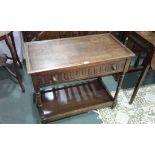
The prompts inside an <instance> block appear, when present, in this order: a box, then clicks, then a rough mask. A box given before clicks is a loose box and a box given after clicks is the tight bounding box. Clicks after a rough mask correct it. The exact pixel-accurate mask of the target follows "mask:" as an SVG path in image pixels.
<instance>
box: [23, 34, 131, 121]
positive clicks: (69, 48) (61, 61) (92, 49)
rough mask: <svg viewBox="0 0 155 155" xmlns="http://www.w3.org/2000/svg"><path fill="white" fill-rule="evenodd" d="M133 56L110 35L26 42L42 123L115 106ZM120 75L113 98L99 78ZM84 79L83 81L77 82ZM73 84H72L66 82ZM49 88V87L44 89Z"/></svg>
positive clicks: (29, 67)
mask: <svg viewBox="0 0 155 155" xmlns="http://www.w3.org/2000/svg"><path fill="white" fill-rule="evenodd" d="M133 55H134V54H133V53H132V52H131V51H130V50H129V49H127V48H126V47H125V46H124V45H123V44H121V43H120V42H119V41H117V40H116V39H115V38H114V37H113V36H112V35H111V34H100V35H89V36H83V37H74V38H65V39H54V40H48V41H47V40H46V41H36V42H29V43H25V56H26V65H27V71H28V73H29V74H30V75H31V77H32V81H33V86H34V89H35V92H36V99H37V107H38V109H39V112H40V116H41V121H42V123H46V122H49V121H53V120H57V119H61V118H64V117H68V116H71V115H75V114H79V113H82V112H86V111H89V110H92V109H97V108H101V107H108V106H110V107H115V105H116V101H117V96H118V93H119V90H120V88H121V85H122V82H123V79H124V75H125V73H126V72H127V71H128V66H129V64H130V60H131V57H132V56H133ZM117 73H121V76H120V79H119V82H118V87H117V90H116V93H115V96H114V97H112V96H111V94H110V93H109V92H108V89H107V88H106V86H105V85H104V83H103V82H102V80H101V76H106V75H114V74H117ZM80 80H84V81H80ZM71 81H76V82H75V83H76V84H75V83H74V84H73V83H68V82H71ZM50 85H52V86H53V87H52V88H49V89H44V88H45V87H46V86H50Z"/></svg>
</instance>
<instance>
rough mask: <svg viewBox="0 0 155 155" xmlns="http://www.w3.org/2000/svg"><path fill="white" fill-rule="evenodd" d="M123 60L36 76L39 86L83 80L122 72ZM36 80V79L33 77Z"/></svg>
mask: <svg viewBox="0 0 155 155" xmlns="http://www.w3.org/2000/svg"><path fill="white" fill-rule="evenodd" d="M124 65H125V60H120V61H116V62H111V63H107V64H97V65H93V66H89V67H82V68H77V69H70V70H64V71H60V72H59V71H58V72H47V73H43V74H42V75H38V76H37V79H38V80H37V81H38V82H39V84H40V86H46V85H49V84H55V83H58V82H67V81H73V80H80V79H85V78H91V77H97V76H101V75H108V74H110V73H117V72H122V71H123V69H124ZM35 78H36V77H35Z"/></svg>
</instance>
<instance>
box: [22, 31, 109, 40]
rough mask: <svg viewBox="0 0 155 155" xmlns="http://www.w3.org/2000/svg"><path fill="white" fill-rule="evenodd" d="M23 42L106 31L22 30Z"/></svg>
mask: <svg viewBox="0 0 155 155" xmlns="http://www.w3.org/2000/svg"><path fill="white" fill-rule="evenodd" d="M22 33H23V38H24V41H25V42H30V41H41V40H51V39H58V38H68V37H78V36H85V35H92V34H103V33H107V31H23V32H22Z"/></svg>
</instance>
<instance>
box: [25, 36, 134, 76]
mask: <svg viewBox="0 0 155 155" xmlns="http://www.w3.org/2000/svg"><path fill="white" fill-rule="evenodd" d="M132 56H134V54H133V53H132V52H131V51H130V50H129V49H127V48H126V47H125V46H124V45H123V44H121V43H120V42H119V41H118V40H117V39H115V37H113V36H112V35H111V34H109V33H107V34H98V35H89V36H82V37H74V38H64V39H53V40H46V41H35V42H28V43H25V57H26V65H27V70H28V73H29V74H33V73H39V72H43V71H50V70H57V69H60V68H61V69H63V68H67V67H75V66H80V65H85V64H91V63H92V64H93V63H98V62H104V61H112V60H119V59H122V58H129V57H132Z"/></svg>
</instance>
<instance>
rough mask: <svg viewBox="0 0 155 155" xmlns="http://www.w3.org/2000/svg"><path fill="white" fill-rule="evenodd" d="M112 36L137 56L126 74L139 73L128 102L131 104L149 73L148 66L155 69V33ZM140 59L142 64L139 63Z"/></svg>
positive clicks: (115, 33) (117, 33)
mask: <svg viewBox="0 0 155 155" xmlns="http://www.w3.org/2000/svg"><path fill="white" fill-rule="evenodd" d="M112 34H113V35H114V36H116V37H117V38H118V39H119V40H120V41H121V42H123V43H124V44H125V45H126V46H127V47H128V48H129V49H130V50H132V51H133V52H134V53H135V54H136V56H137V58H136V61H135V63H134V65H133V66H131V67H130V68H129V70H128V72H133V71H134V72H135V71H141V74H140V77H139V79H138V81H137V84H136V87H135V89H134V92H133V95H132V97H131V100H130V102H129V103H130V104H132V102H133V100H134V98H135V96H136V94H137V92H138V89H139V87H140V86H141V84H142V83H143V81H144V79H145V77H146V75H147V72H148V71H149V68H150V66H151V68H152V69H155V52H154V51H155V33H154V32H151V31H150V32H149V31H137V32H113V33H112ZM124 36H125V37H124ZM144 54H145V56H144ZM142 58H143V62H142V63H140V60H141V59H142Z"/></svg>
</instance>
